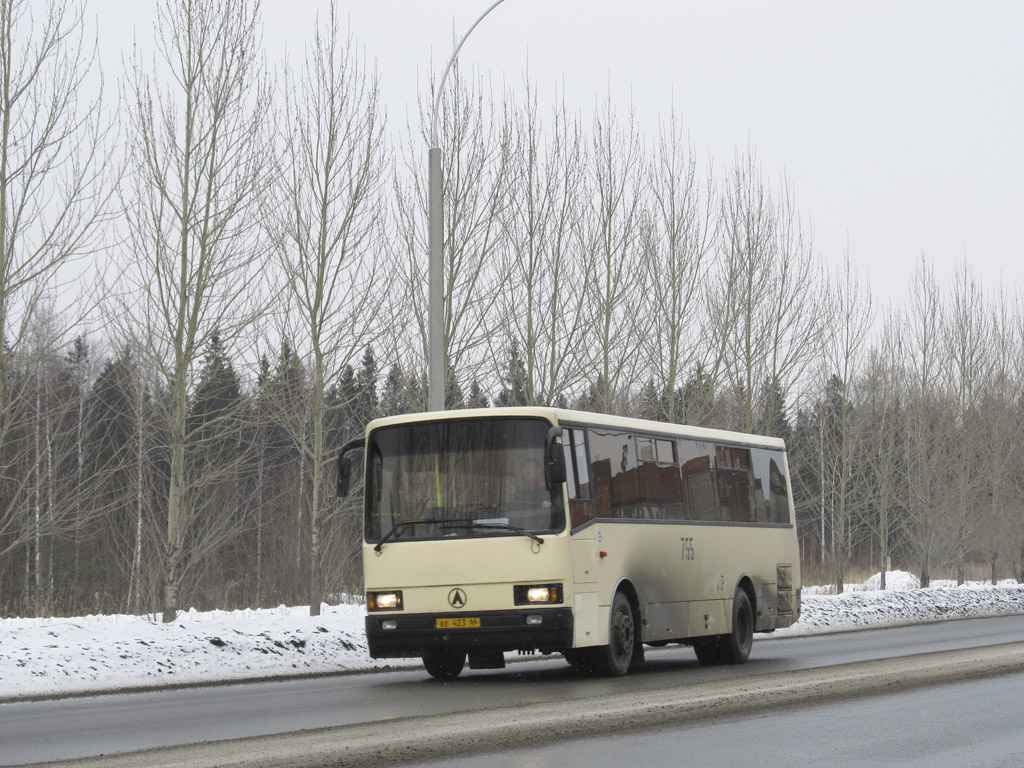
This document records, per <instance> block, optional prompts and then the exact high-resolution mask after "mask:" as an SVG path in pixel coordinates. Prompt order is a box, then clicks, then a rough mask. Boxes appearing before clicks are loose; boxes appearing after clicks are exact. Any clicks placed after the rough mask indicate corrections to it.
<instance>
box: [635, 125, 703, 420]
mask: <svg viewBox="0 0 1024 768" xmlns="http://www.w3.org/2000/svg"><path fill="white" fill-rule="evenodd" d="M646 173H647V187H648V189H649V190H650V195H651V201H650V203H651V213H650V216H649V218H648V220H647V227H646V231H645V233H644V236H645V239H646V241H647V244H646V247H645V248H644V252H645V254H646V258H645V259H644V270H645V284H646V292H647V293H648V295H649V296H650V310H649V317H650V326H649V330H648V332H647V333H646V334H645V338H644V343H645V347H646V355H645V359H646V360H647V361H648V368H649V370H650V371H652V372H654V374H655V376H656V379H657V382H658V385H659V386H658V388H659V389H660V390H661V393H662V396H661V401H662V403H663V411H664V413H661V414H659V415H660V418H663V419H666V420H668V421H670V422H675V421H679V420H680V419H681V418H682V417H683V414H684V413H685V414H686V418H687V420H688V422H692V421H694V420H699V419H700V418H701V415H700V414H701V413H702V412H703V411H704V410H706V409H707V408H708V407H709V405H710V404H708V403H699V402H696V401H697V398H691V400H692V401H691V402H685V401H684V402H680V401H681V400H683V398H681V395H682V390H683V384H682V377H683V376H684V375H685V374H686V373H688V372H689V371H692V370H695V369H696V368H697V367H698V366H701V367H702V368H703V366H704V365H706V364H707V362H708V361H707V357H708V354H707V349H708V347H709V344H708V342H709V340H710V338H711V336H712V333H713V332H712V328H711V327H709V325H708V323H707V317H706V314H705V311H704V310H705V305H704V301H703V288H704V286H705V285H706V284H707V275H708V271H709V269H710V262H711V260H712V258H713V256H714V253H713V249H714V244H715V240H716V237H717V226H718V219H717V215H716V211H715V188H714V180H713V178H712V176H711V173H710V171H709V172H708V174H707V176H706V177H704V178H703V179H702V178H701V177H700V176H699V175H698V173H697V163H696V158H695V154H694V150H693V146H692V145H691V144H690V142H689V140H688V139H687V138H686V137H685V136H684V134H683V131H682V127H681V126H680V124H679V121H678V119H677V117H676V114H675V112H674V111H673V112H672V113H671V114H670V115H669V119H668V123H667V124H663V125H662V126H661V129H660V133H659V137H658V142H657V147H656V150H655V155H654V157H653V159H652V162H651V163H650V165H649V166H648V168H647V172H646Z"/></svg>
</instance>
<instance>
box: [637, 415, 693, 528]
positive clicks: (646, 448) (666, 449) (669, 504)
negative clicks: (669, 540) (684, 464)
mask: <svg viewBox="0 0 1024 768" xmlns="http://www.w3.org/2000/svg"><path fill="white" fill-rule="evenodd" d="M636 452H637V456H638V457H639V459H640V465H639V467H638V469H637V485H638V489H637V501H638V509H637V512H638V516H640V517H642V518H644V519H649V520H679V519H682V506H683V503H682V496H681V492H682V489H681V487H680V485H679V467H678V466H677V464H676V454H675V443H673V441H671V440H663V439H660V438H656V437H644V436H642V435H638V436H637V438H636Z"/></svg>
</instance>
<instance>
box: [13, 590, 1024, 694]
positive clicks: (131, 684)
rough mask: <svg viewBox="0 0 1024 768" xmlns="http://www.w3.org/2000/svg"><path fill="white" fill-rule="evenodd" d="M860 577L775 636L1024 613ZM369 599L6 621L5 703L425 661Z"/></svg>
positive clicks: (984, 594)
mask: <svg viewBox="0 0 1024 768" xmlns="http://www.w3.org/2000/svg"><path fill="white" fill-rule="evenodd" d="M878 581H879V576H877V575H876V576H875V577H873V578H872V579H869V580H868V581H867V582H866V583H865V584H862V585H850V586H848V591H847V592H845V593H844V594H842V595H829V594H825V593H826V592H828V591H829V590H828V589H827V588H820V587H807V588H805V589H804V591H803V615H802V616H801V618H800V621H799V622H798V623H797V625H796V626H794V627H790V628H789V629H785V630H780V631H778V632H776V633H774V634H773V635H770V636H764V635H761V636H758V637H759V638H760V637H768V638H778V637H794V636H799V635H813V634H825V633H828V632H844V631H850V630H856V629H869V628H875V627H887V626H896V625H900V624H912V623H917V622H926V621H936V620H941V619H954V618H967V617H979V616H997V615H1001V614H1010V613H1024V585H1018V584H1016V583H1015V582H1004V583H1001V584H1000V585H999V586H996V587H993V586H988V585H983V584H969V585H964V586H962V587H956V586H954V585H953V584H952V583H950V582H933V584H932V586H931V587H930V588H929V589H919V588H918V583H917V580H916V579H915V578H914V577H913V576H912V575H911V574H908V573H904V572H899V571H897V572H890V573H889V574H888V575H887V577H886V581H887V587H888V588H887V589H886V590H885V591H879V590H878ZM363 617H364V611H363V608H362V607H361V606H359V605H324V606H323V609H322V613H321V615H320V616H317V617H311V616H309V610H308V608H287V607H284V606H281V607H279V608H274V609H267V610H243V611H210V612H206V613H198V612H196V611H187V612H183V613H182V614H181V615H180V616H179V617H178V619H177V620H176V621H174V622H173V623H171V624H163V623H161V622H160V621H159V620H158V619H157V618H156V617H153V616H85V617H81V618H70V619H67V618H59V619H58V618H54V619H0V701H2V700H12V699H23V698H31V697H48V696H63V695H68V694H80V693H90V692H96V691H108V690H121V689H141V688H157V687H164V686H168V685H190V684H198V683H214V682H222V681H237V680H248V679H263V678H273V677H289V676H297V675H316V674H336V673H339V672H357V671H366V670H371V669H387V668H395V667H410V666H418V662H416V661H414V660H409V661H408V662H406V661H404V660H399V661H397V662H396V661H395V660H389V661H387V662H383V661H373V660H372V659H370V658H369V656H367V653H366V638H365V636H364V633H363Z"/></svg>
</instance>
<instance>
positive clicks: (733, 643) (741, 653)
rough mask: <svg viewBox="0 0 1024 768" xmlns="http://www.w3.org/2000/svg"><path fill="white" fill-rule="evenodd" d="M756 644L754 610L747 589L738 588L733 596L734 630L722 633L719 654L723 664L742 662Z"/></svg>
mask: <svg viewBox="0 0 1024 768" xmlns="http://www.w3.org/2000/svg"><path fill="white" fill-rule="evenodd" d="M753 646H754V610H753V608H751V606H750V597H749V596H748V595H747V593H746V590H744V589H742V588H741V587H737V588H736V593H735V594H734V595H733V596H732V632H730V633H729V634H727V635H721V636H720V637H719V641H718V654H719V656H720V657H721V663H722V664H742V663H743V662H745V661H746V660H747V658H748V657H749V656H750V649H751V648H752V647H753Z"/></svg>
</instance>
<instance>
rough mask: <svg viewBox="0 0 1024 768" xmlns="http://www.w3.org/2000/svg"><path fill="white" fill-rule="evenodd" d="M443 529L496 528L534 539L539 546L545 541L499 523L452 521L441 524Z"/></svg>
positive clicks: (525, 531)
mask: <svg viewBox="0 0 1024 768" xmlns="http://www.w3.org/2000/svg"><path fill="white" fill-rule="evenodd" d="M441 527H442V528H495V529H499V530H503V531H512V532H513V533H516V534H519V535H520V536H526V537H528V538H531V539H533V540H534V541H536V542H537V543H538V544H543V543H544V539H542V538H541V537H540V536H538V535H537V534H535V533H531V532H530V531H527V530H524V529H522V528H517V527H516V526H514V525H509V524H508V523H499V522H493V523H479V522H476V521H475V520H451V521H449V522H446V523H441Z"/></svg>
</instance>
